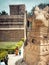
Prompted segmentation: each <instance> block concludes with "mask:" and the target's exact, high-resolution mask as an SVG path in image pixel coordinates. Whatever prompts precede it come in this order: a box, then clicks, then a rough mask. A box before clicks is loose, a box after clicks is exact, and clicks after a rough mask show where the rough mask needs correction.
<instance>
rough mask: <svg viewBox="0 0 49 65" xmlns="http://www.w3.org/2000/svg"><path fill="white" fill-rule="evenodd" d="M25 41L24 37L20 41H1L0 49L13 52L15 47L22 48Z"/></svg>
mask: <svg viewBox="0 0 49 65" xmlns="http://www.w3.org/2000/svg"><path fill="white" fill-rule="evenodd" d="M23 41H24V39H22V41H19V42H0V51H1V50H2V51H4V50H5V51H8V53H10V54H13V53H14V51H15V49H16V48H17V47H18V48H21V46H22V45H23Z"/></svg>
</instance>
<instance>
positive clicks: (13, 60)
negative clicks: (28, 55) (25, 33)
mask: <svg viewBox="0 0 49 65" xmlns="http://www.w3.org/2000/svg"><path fill="white" fill-rule="evenodd" d="M20 49H21V55H17V56H16V55H15V54H9V55H8V58H9V59H8V65H15V63H16V61H18V60H19V59H21V58H23V46H22V47H21V48H20Z"/></svg>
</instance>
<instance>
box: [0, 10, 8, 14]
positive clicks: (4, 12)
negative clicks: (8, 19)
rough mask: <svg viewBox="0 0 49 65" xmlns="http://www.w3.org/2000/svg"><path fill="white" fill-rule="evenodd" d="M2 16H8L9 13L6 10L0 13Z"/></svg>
mask: <svg viewBox="0 0 49 65" xmlns="http://www.w3.org/2000/svg"><path fill="white" fill-rule="evenodd" d="M0 15H8V13H7V12H6V11H5V10H3V11H2V12H0Z"/></svg>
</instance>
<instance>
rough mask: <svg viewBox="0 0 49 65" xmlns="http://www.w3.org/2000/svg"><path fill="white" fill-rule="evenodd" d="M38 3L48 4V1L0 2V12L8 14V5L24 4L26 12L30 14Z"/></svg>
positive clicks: (14, 0) (2, 0)
mask: <svg viewBox="0 0 49 65" xmlns="http://www.w3.org/2000/svg"><path fill="white" fill-rule="evenodd" d="M40 3H46V4H49V0H0V12H1V11H3V10H5V11H6V12H7V13H9V5H12V4H15V5H16V4H25V6H26V10H27V11H28V12H30V11H31V9H32V8H33V7H34V6H36V5H39V4H40Z"/></svg>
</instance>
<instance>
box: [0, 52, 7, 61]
mask: <svg viewBox="0 0 49 65" xmlns="http://www.w3.org/2000/svg"><path fill="white" fill-rule="evenodd" d="M7 54H8V53H7V51H0V60H2V59H4V58H5V56H6V55H7Z"/></svg>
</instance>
